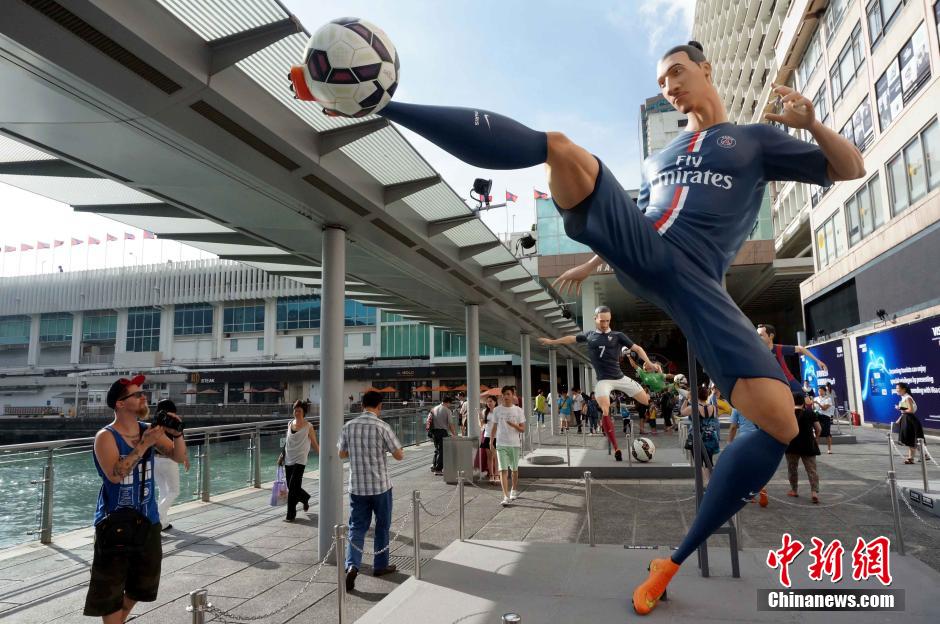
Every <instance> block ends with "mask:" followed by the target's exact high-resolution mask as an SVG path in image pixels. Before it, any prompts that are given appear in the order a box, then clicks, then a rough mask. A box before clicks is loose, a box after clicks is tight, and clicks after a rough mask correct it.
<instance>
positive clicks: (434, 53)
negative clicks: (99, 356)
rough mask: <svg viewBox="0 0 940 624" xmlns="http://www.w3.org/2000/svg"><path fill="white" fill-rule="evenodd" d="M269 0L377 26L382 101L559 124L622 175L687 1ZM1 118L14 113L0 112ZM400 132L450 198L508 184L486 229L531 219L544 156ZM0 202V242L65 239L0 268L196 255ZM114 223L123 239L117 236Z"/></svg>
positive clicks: (511, 227) (65, 210)
mask: <svg viewBox="0 0 940 624" xmlns="http://www.w3.org/2000/svg"><path fill="white" fill-rule="evenodd" d="M283 1H284V3H285V5H286V6H287V7H288V9H289V10H290V11H292V12H293V13H294V14H295V15H296V16H297V17H298V18H299V19H300V21H301V23H303V24H304V26H305V27H306V28H307V30H308V31H310V32H311V33H312V32H314V31H316V29H317V28H318V27H319V26H320V25H321V24H324V23H326V22H328V21H330V20H332V19H335V18H337V17H344V16H355V17H360V18H362V19H365V20H368V21H370V22H372V23H374V24H375V25H377V26H379V27H380V28H382V29H383V30H385V32H386V33H387V34H388V36H389V37H390V38H391V40H392V42H393V43H394V44H395V46H396V48H397V50H398V54H399V57H400V60H401V70H400V80H399V88H398V91H397V92H396V94H395V99H396V100H400V101H404V102H413V103H421V104H438V105H453V106H467V107H473V108H482V109H487V110H491V111H495V112H499V113H501V114H503V115H507V116H509V117H512V118H513V119H516V120H518V121H520V122H522V123H524V124H526V125H529V126H530V127H532V128H536V129H539V130H546V131H549V130H551V131H560V132H564V133H565V134H566V135H567V136H568V137H569V138H571V139H572V140H573V141H574V142H576V143H578V144H579V145H582V146H583V147H585V148H586V149H588V150H590V151H591V152H593V153H594V154H596V155H597V156H598V157H600V158H601V159H602V160H604V162H605V163H606V164H607V166H608V167H610V169H611V171H613V172H614V174H615V175H616V176H617V178H618V179H619V181H620V182H621V184H623V185H624V186H625V187H627V188H635V187H636V186H637V185H638V183H639V179H640V173H639V172H640V163H641V161H642V156H641V151H640V139H639V107H640V104H641V103H642V102H643V100H645V99H646V98H647V97H650V96H653V95H656V94H657V93H658V87H657V85H656V61H657V60H658V59H659V57H660V56H661V54H662V52H663V51H664V50H665V49H667V48H668V47H670V46H672V45H677V44H681V43H685V42H686V41H687V40H688V38H689V36H690V33H691V30H692V17H693V12H694V6H695V0H668V1H667V0H593V1H591V2H584V3H578V4H574V5H573V3H571V2H570V0H538V1H536V0H525V1H523V0H475V1H473V2H471V1H469V0H448V1H446V2H441V0H394V1H392V0H371V1H365V0H344V1H339V0H317V1H315V2H313V1H310V0H283ZM572 6H577V9H576V10H574V9H572ZM301 60H302V59H298V62H299V61H301ZM285 71H286V70H285ZM4 121H15V120H8V119H4V118H3V111H0V122H4ZM402 131H403V134H404V135H405V137H406V138H407V139H408V140H409V141H410V142H411V144H412V145H413V146H414V147H415V149H417V150H418V151H419V152H420V153H421V154H422V155H423V156H424V158H425V159H426V160H427V161H428V162H429V163H430V164H431V166H432V167H434V168H435V169H436V170H437V171H438V172H439V173H440V174H441V176H442V177H443V178H444V180H445V181H446V182H447V183H448V184H450V186H451V187H452V188H453V189H454V190H455V191H456V192H457V193H458V194H459V195H461V196H462V197H468V196H469V190H470V187H471V185H472V183H473V180H474V178H478V177H479V178H489V179H492V180H493V190H492V195H493V201H494V203H497V202H499V203H501V202H502V198H504V197H505V194H504V193H505V191H507V190H508V191H510V192H512V193H514V194H516V195H518V196H519V201H518V202H516V203H515V204H510V205H509V206H508V207H506V208H495V209H492V210H490V211H487V212H484V213H482V217H481V218H482V219H483V221H484V222H485V223H486V224H487V225H488V226H489V227H490V229H491V230H493V231H494V232H497V233H505V232H507V231H521V230H526V229H529V228H530V227H531V226H532V224H534V223H535V201H534V198H533V192H532V191H533V189H539V190H542V191H545V192H547V191H548V188H547V187H548V185H547V183H546V178H545V170H544V167H542V166H539V167H532V168H530V169H525V170H520V171H483V170H480V169H476V168H473V167H470V166H469V165H465V164H463V163H461V162H460V161H458V160H457V159H455V158H454V157H452V156H450V155H449V154H447V153H445V152H443V151H442V150H440V149H438V148H437V147H435V146H434V145H432V144H430V143H429V142H427V141H425V140H424V139H422V138H421V137H419V136H417V135H415V134H413V133H411V132H409V131H407V130H404V129H403V130H402ZM0 210H3V215H4V223H3V228H2V230H0V245H2V246H0V249H2V248H3V247H5V246H15V247H16V248H17V249H19V247H20V245H21V244H24V243H25V244H29V245H32V246H33V247H35V246H36V242H37V241H44V242H47V243H51V242H52V241H53V240H55V239H58V240H63V241H66V244H65V245H63V246H62V247H60V248H58V250H57V254H58V255H55V256H54V255H52V253H53V252H52V251H43V252H37V251H32V252H25V253H21V252H16V253H2V254H0V259H2V264H0V274H2V275H13V274H28V273H35V272H41V271H45V272H51V271H55V270H58V266H59V265H63V268H64V270H69V269H70V268H73V269H83V268H85V267H86V266H92V267H100V266H103V265H104V263H105V262H107V265H108V266H115V265H118V264H135V263H139V262H141V261H145V262H158V261H165V260H166V259H173V260H177V259H184V260H185V259H195V258H198V257H203V258H205V257H210V256H209V255H208V254H205V253H202V252H199V251H197V250H195V249H192V248H190V247H187V246H185V245H179V244H177V243H174V242H172V241H142V240H141V238H142V237H141V234H142V232H140V230H136V229H134V228H129V227H127V226H124V225H123V224H120V223H118V222H115V221H111V220H110V219H106V218H103V217H99V216H97V215H88V214H80V213H75V212H73V211H72V210H71V208H70V207H68V206H66V205H64V204H60V203H58V202H55V201H53V200H50V199H47V198H43V197H39V196H37V195H33V194H31V193H28V192H26V191H22V190H20V189H15V188H12V187H9V186H6V185H3V184H0ZM124 232H130V233H132V234H134V235H135V240H134V241H127V243H123V235H124ZM108 233H110V234H112V235H113V236H116V237H117V238H118V239H119V240H118V242H116V243H111V245H110V246H107V248H106V246H105V245H99V246H91V247H89V246H88V245H87V242H86V243H85V244H83V245H78V246H76V247H74V248H71V247H70V246H69V244H68V241H69V240H70V238H71V237H77V238H81V239H83V240H86V241H87V237H88V236H93V237H95V238H97V239H100V240H102V241H104V240H105V235H106V234H108ZM105 251H107V252H108V255H107V257H105V255H104V252H105ZM69 252H71V254H70V253H69ZM83 256H84V259H83Z"/></svg>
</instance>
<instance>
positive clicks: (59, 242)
mask: <svg viewBox="0 0 940 624" xmlns="http://www.w3.org/2000/svg"><path fill="white" fill-rule="evenodd" d="M64 244H65V241H60V240H57V241H52V246H53V247H61V246H62V245H64Z"/></svg>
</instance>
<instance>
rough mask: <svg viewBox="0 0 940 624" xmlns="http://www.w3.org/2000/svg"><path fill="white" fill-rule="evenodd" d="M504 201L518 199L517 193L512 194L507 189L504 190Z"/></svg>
mask: <svg viewBox="0 0 940 624" xmlns="http://www.w3.org/2000/svg"><path fill="white" fill-rule="evenodd" d="M506 201H508V202H514V201H519V196H518V195H513V194H512V193H510V192H509V191H506Z"/></svg>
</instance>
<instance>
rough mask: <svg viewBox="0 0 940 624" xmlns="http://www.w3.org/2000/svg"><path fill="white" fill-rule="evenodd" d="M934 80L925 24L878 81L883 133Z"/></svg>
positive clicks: (876, 89) (877, 93) (877, 90)
mask: <svg viewBox="0 0 940 624" xmlns="http://www.w3.org/2000/svg"><path fill="white" fill-rule="evenodd" d="M928 80H930V55H929V54H928V52H927V25H926V23H924V22H921V24H920V26H918V28H917V30H916V31H915V32H914V34H913V35H912V36H911V38H910V39H908V40H907V42H906V43H905V44H904V45H903V46H901V51H900V52H899V53H898V55H897V57H896V58H894V59H892V60H891V62H890V63H889V64H888V68H887V69H886V70H885V71H884V73H883V74H881V77H880V78H878V80H876V81H875V97H876V98H877V100H878V121H879V123H880V124H881V131H882V132H884V131H885V128H887V127H888V125H889V124H890V123H891V122H892V121H894V120H895V119H897V117H898V115H899V114H900V113H901V110H903V109H904V105H905V104H907V103H908V102H909V101H910V100H911V98H913V97H914V96H915V95H916V94H917V92H918V91H920V89H921V87H923V86H924V85H925V84H926V83H927V81H928Z"/></svg>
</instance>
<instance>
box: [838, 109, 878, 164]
mask: <svg viewBox="0 0 940 624" xmlns="http://www.w3.org/2000/svg"><path fill="white" fill-rule="evenodd" d="M839 134H841V135H842V136H844V137H845V138H846V139H848V140H849V141H851V142H852V143H854V144H855V147H857V148H858V149H859V151H861V152H864V151H865V149H866V148H867V147H868V146H869V145H871V142H872V139H874V137H875V126H874V123H873V122H872V119H871V104H869V103H868V96H867V95H866V96H865V99H864V100H862V103H861V104H859V106H858V108H856V109H855V112H854V113H853V114H852V116H851V117H849V120H848V121H847V122H845V125H844V126H842V129H841V130H839Z"/></svg>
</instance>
